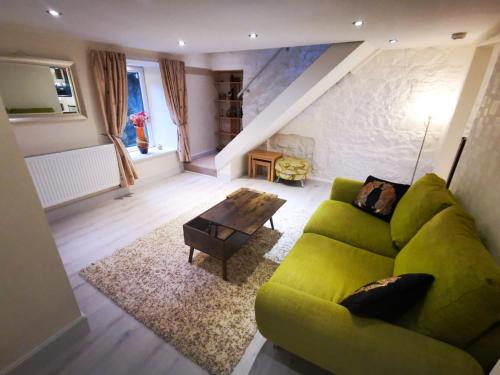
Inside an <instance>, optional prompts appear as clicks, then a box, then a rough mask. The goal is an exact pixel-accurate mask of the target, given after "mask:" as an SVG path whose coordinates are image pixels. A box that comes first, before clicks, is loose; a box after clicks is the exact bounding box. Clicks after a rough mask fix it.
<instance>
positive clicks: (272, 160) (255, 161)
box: [248, 150, 283, 182]
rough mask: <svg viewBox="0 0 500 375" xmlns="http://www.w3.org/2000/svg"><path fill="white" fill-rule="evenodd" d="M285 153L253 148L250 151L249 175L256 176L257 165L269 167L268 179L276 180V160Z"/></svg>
mask: <svg viewBox="0 0 500 375" xmlns="http://www.w3.org/2000/svg"><path fill="white" fill-rule="evenodd" d="M282 156H283V155H282V154H281V153H280V152H274V151H263V150H253V151H250V152H249V153H248V177H255V171H256V169H257V166H259V165H260V166H264V167H267V168H268V172H267V179H268V181H271V182H272V181H274V179H275V178H276V177H275V169H274V168H275V165H276V160H278V159H279V158H281V157H282Z"/></svg>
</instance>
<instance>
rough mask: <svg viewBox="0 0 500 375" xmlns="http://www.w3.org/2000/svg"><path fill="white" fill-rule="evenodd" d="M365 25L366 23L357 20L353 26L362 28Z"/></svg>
mask: <svg viewBox="0 0 500 375" xmlns="http://www.w3.org/2000/svg"><path fill="white" fill-rule="evenodd" d="M364 23H365V22H364V21H363V20H356V21H354V22H353V23H352V24H353V25H354V26H356V27H361V26H363V24H364Z"/></svg>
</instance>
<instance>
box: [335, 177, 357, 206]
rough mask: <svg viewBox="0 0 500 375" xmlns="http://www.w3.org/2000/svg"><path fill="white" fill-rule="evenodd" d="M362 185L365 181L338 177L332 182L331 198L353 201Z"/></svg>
mask: <svg viewBox="0 0 500 375" xmlns="http://www.w3.org/2000/svg"><path fill="white" fill-rule="evenodd" d="M362 186H363V182H361V181H356V180H350V179H348V178H343V177H337V178H336V179H335V180H334V181H333V184H332V191H331V193H330V199H334V200H336V201H342V202H346V203H351V202H352V201H353V200H354V198H356V195H357V194H358V191H359V189H361V187H362Z"/></svg>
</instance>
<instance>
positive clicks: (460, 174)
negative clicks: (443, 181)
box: [451, 46, 500, 263]
mask: <svg viewBox="0 0 500 375" xmlns="http://www.w3.org/2000/svg"><path fill="white" fill-rule="evenodd" d="M499 52H500V46H497V47H496V48H495V52H494V54H493V56H492V59H491V61H492V63H493V67H494V69H493V72H492V74H491V78H489V80H487V82H489V83H488V86H487V89H486V93H485V95H484V97H483V99H482V101H481V106H480V108H479V111H478V112H477V116H476V118H475V119H474V122H473V126H472V129H471V131H470V135H469V137H468V140H467V143H466V146H465V149H464V151H463V154H462V157H461V158H460V162H459V164H458V167H457V170H456V172H455V176H454V177H453V181H452V184H451V190H452V191H453V192H454V193H455V195H456V196H457V198H458V200H459V201H460V203H461V204H462V205H463V206H464V208H465V209H466V210H467V211H468V212H470V213H471V214H472V215H473V216H474V218H475V220H476V224H477V227H478V229H479V233H480V235H481V237H482V239H483V240H484V242H485V244H486V247H487V248H488V249H489V250H490V251H491V252H492V253H493V255H494V256H495V258H496V260H497V262H498V263H500V232H499V225H500V198H499V195H498V193H499V186H500V58H499V57H498V56H499Z"/></svg>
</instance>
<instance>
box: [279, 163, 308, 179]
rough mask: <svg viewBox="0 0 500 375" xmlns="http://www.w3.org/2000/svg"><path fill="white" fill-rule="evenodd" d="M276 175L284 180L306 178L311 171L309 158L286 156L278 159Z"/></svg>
mask: <svg viewBox="0 0 500 375" xmlns="http://www.w3.org/2000/svg"><path fill="white" fill-rule="evenodd" d="M275 170H276V176H278V177H279V178H282V179H284V180H293V181H297V180H304V179H305V178H306V177H307V176H308V175H309V173H310V172H311V164H310V163H309V161H308V160H305V159H298V158H292V157H284V158H281V159H278V160H277V161H276V166H275Z"/></svg>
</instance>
